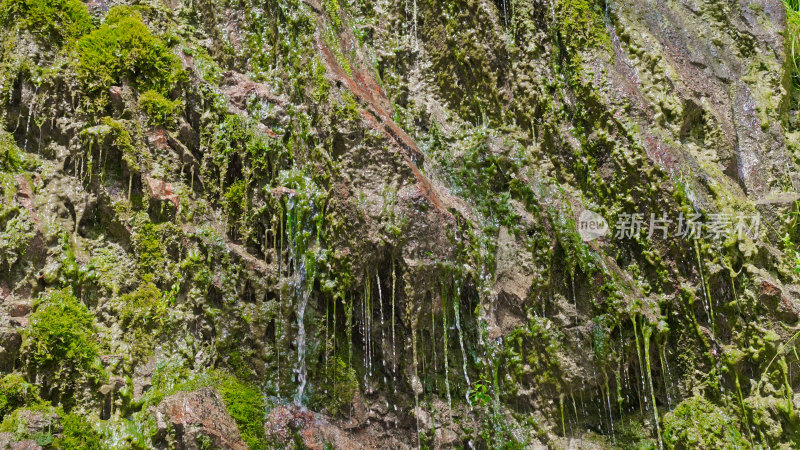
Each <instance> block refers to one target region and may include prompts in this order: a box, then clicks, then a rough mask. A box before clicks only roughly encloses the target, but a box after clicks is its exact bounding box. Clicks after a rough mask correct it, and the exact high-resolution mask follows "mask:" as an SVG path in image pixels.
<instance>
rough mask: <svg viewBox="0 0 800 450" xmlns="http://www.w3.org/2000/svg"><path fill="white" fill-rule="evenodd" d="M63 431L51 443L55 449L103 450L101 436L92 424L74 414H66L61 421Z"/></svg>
mask: <svg viewBox="0 0 800 450" xmlns="http://www.w3.org/2000/svg"><path fill="white" fill-rule="evenodd" d="M61 426H63V427H64V431H63V432H62V433H61V435H60V436H58V437H56V439H55V440H54V441H53V446H54V447H55V448H61V449H70V450H71V449H75V450H78V449H90V450H99V449H102V448H105V446H104V445H103V443H104V441H103V436H102V435H101V434H100V433H98V432H97V431H96V430H95V429H94V428H93V427H92V424H91V423H89V422H88V421H86V419H84V418H83V417H81V416H78V415H76V414H66V415H64V416H63V418H62V419H61Z"/></svg>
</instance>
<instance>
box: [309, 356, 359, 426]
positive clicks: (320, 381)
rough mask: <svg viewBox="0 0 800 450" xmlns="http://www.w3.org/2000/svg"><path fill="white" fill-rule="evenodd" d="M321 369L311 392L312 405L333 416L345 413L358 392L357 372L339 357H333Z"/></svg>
mask: <svg viewBox="0 0 800 450" xmlns="http://www.w3.org/2000/svg"><path fill="white" fill-rule="evenodd" d="M320 369H322V370H320V376H317V377H316V378H317V380H316V382H315V387H314V390H313V391H312V392H311V404H312V405H314V408H316V409H318V410H325V411H327V412H328V413H329V414H331V415H333V416H336V415H338V414H341V413H344V412H345V411H346V408H347V406H348V405H349V404H350V401H351V400H352V399H353V395H354V394H355V393H356V391H357V390H358V378H357V375H356V371H355V370H354V369H353V368H352V367H348V365H347V362H346V361H344V360H343V359H342V358H340V357H339V356H338V355H336V356H332V357H331V358H330V360H329V361H328V364H326V365H323V366H322V367H320Z"/></svg>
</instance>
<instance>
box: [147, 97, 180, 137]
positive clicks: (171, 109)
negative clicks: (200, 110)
mask: <svg viewBox="0 0 800 450" xmlns="http://www.w3.org/2000/svg"><path fill="white" fill-rule="evenodd" d="M139 107H140V108H142V111H144V113H145V114H147V115H148V116H149V117H150V125H154V126H159V125H160V126H165V127H168V128H169V127H172V126H174V125H175V118H176V117H177V116H178V115H179V114H180V112H181V109H182V108H183V102H181V101H180V100H169V99H167V98H166V97H164V96H163V95H161V94H159V93H158V92H156V91H153V90H149V91H147V92H145V93H144V94H142V95H141V96H140V97H139Z"/></svg>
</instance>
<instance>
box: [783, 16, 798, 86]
mask: <svg viewBox="0 0 800 450" xmlns="http://www.w3.org/2000/svg"><path fill="white" fill-rule="evenodd" d="M783 4H784V6H785V7H786V40H787V41H788V42H789V50H790V59H791V61H792V85H793V86H794V88H795V89H798V88H800V0H783Z"/></svg>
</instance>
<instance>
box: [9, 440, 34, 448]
mask: <svg viewBox="0 0 800 450" xmlns="http://www.w3.org/2000/svg"><path fill="white" fill-rule="evenodd" d="M9 448H10V449H11V450H41V449H42V446H41V445H39V444H38V443H37V442H36V441H34V440H33V439H26V440H24V441H18V442H12V443H11V444H9Z"/></svg>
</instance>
